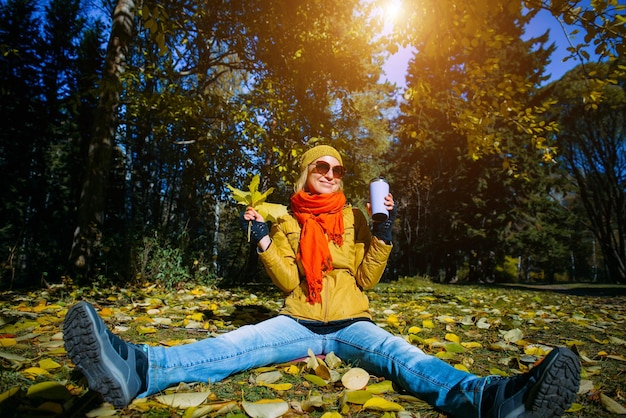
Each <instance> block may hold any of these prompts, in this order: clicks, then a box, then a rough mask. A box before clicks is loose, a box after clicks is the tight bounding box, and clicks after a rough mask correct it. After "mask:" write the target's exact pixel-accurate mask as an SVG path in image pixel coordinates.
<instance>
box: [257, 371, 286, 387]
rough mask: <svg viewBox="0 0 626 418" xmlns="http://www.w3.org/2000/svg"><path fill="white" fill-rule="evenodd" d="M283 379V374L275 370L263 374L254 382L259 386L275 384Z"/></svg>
mask: <svg viewBox="0 0 626 418" xmlns="http://www.w3.org/2000/svg"><path fill="white" fill-rule="evenodd" d="M282 377H283V374H282V373H281V372H279V371H278V370H274V371H271V372H266V373H261V374H260V375H258V376H257V377H256V378H255V379H254V380H255V383H256V384H257V385H258V384H261V383H275V382H278V381H279V380H280V379H281V378H282Z"/></svg>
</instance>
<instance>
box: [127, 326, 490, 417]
mask: <svg viewBox="0 0 626 418" xmlns="http://www.w3.org/2000/svg"><path fill="white" fill-rule="evenodd" d="M308 349H311V350H313V352H314V353H315V354H316V355H317V354H326V353H330V352H331V351H333V352H334V353H335V354H336V355H337V356H338V357H339V358H340V359H342V360H343V361H344V362H347V363H350V364H354V365H355V366H359V367H362V368H363V369H365V370H367V371H368V372H370V373H372V374H374V375H376V376H383V377H385V378H387V379H389V380H392V381H393V382H395V383H396V384H398V385H400V386H401V387H403V388H404V389H405V390H407V391H408V392H409V393H411V394H412V395H414V396H416V397H418V398H420V399H423V400H425V401H426V402H428V403H429V404H431V405H432V406H434V407H436V408H438V409H440V410H442V411H444V412H446V413H448V414H451V415H454V416H457V417H478V416H479V409H480V402H481V397H482V389H483V387H484V379H481V378H479V377H477V376H474V375H472V374H469V373H466V372H463V371H460V370H457V369H455V368H454V367H452V366H450V365H449V364H448V363H446V362H444V361H442V360H439V359H438V358H436V357H433V356H429V355H427V354H425V353H424V352H423V351H422V350H420V349H419V348H417V347H415V346H414V345H411V344H410V343H408V342H407V341H405V340H404V339H403V338H400V337H397V336H394V335H392V334H390V333H389V332H387V331H385V330H384V329H382V328H380V327H378V326H377V325H375V324H373V323H371V322H367V321H362V322H356V323H353V324H351V325H349V326H348V327H346V328H343V329H341V330H339V331H336V332H333V333H330V334H324V335H321V334H316V333H314V332H312V331H310V330H309V329H307V328H306V327H304V326H303V325H302V324H300V323H299V322H297V321H296V320H294V319H292V318H290V317H287V316H277V317H274V318H271V319H268V320H266V321H264V322H261V323H259V324H256V325H246V326H243V327H241V328H238V329H237V330H234V331H231V332H229V333H227V334H223V335H220V336H218V337H217V338H207V339H204V340H202V341H198V342H196V343H193V344H188V345H182V346H176V347H169V348H166V347H148V348H147V352H148V365H149V367H148V379H147V385H148V386H147V391H146V392H145V393H142V394H140V395H139V396H140V397H143V396H148V395H150V394H154V393H157V392H159V391H162V390H164V389H165V388H167V387H170V386H172V385H176V384H178V383H180V382H213V383H215V382H218V381H220V380H222V379H224V378H226V377H227V376H229V375H231V374H234V373H237V372H241V371H244V370H249V369H253V368H256V367H261V366H265V365H269V364H275V363H285V362H288V361H291V360H294V359H296V358H302V357H306V356H307V350H308Z"/></svg>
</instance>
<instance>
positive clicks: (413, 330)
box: [409, 327, 422, 334]
mask: <svg viewBox="0 0 626 418" xmlns="http://www.w3.org/2000/svg"><path fill="white" fill-rule="evenodd" d="M421 330H422V329H421V328H420V327H411V328H409V334H418V333H419V332H420V331H421Z"/></svg>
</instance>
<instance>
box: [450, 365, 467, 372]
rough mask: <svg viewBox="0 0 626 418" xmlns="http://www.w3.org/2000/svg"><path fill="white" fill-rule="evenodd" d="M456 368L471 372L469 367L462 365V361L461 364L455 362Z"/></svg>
mask: <svg viewBox="0 0 626 418" xmlns="http://www.w3.org/2000/svg"><path fill="white" fill-rule="evenodd" d="M454 368H455V369H457V370H462V371H464V372H468V373H469V370H468V369H467V367H465V366H464V365H462V364H460V363H459V364H455V365H454Z"/></svg>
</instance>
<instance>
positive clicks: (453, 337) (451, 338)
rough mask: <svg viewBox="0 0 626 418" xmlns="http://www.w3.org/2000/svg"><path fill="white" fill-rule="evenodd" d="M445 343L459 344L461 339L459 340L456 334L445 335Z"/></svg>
mask: <svg viewBox="0 0 626 418" xmlns="http://www.w3.org/2000/svg"><path fill="white" fill-rule="evenodd" d="M445 338H446V341H451V342H453V343H460V342H461V338H459V336H458V335H456V334H452V333H450V332H449V333H447V334H446V337H445Z"/></svg>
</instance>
